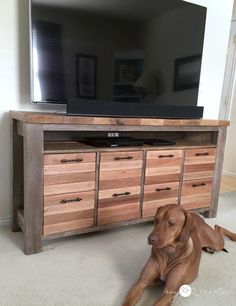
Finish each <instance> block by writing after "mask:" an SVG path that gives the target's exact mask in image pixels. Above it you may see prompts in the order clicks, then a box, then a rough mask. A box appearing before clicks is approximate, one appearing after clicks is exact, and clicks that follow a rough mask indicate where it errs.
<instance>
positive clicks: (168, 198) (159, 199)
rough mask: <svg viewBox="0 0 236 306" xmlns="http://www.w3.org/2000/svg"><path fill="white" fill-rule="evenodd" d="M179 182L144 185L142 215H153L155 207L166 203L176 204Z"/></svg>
mask: <svg viewBox="0 0 236 306" xmlns="http://www.w3.org/2000/svg"><path fill="white" fill-rule="evenodd" d="M178 194H179V182H174V183H164V184H155V185H146V186H145V187H144V199H143V212H142V217H152V216H155V214H156V211H157V208H158V207H160V206H163V205H168V204H177V203H178Z"/></svg>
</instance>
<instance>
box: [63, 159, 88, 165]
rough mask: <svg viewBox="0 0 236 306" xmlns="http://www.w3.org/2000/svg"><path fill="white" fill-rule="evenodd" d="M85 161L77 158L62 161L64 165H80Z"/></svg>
mask: <svg viewBox="0 0 236 306" xmlns="http://www.w3.org/2000/svg"><path fill="white" fill-rule="evenodd" d="M82 161H83V158H76V159H61V163H62V164H66V163H80V162H82Z"/></svg>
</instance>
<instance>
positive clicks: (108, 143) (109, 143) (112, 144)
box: [78, 137, 176, 148]
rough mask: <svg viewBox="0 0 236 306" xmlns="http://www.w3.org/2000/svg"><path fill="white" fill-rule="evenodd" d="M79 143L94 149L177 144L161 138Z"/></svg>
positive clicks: (107, 139) (102, 139)
mask: <svg viewBox="0 0 236 306" xmlns="http://www.w3.org/2000/svg"><path fill="white" fill-rule="evenodd" d="M78 141H79V142H82V143H85V144H88V145H91V146H94V147H111V148H114V147H130V146H134V147H135V146H143V145H144V144H148V145H151V146H170V145H175V144H176V142H175V141H172V140H165V139H160V138H153V139H141V138H133V137H88V138H84V139H81V140H78Z"/></svg>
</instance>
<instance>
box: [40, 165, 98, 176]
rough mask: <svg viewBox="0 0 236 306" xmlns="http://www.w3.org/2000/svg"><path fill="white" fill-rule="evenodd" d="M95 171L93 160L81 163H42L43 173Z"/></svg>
mask: <svg viewBox="0 0 236 306" xmlns="http://www.w3.org/2000/svg"><path fill="white" fill-rule="evenodd" d="M88 171H94V172H95V162H91V163H81V164H60V165H44V175H52V174H64V173H74V172H88Z"/></svg>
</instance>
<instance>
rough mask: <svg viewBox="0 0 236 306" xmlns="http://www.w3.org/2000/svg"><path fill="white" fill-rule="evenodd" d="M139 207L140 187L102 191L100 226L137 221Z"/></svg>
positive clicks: (100, 198) (100, 196) (99, 210)
mask: <svg viewBox="0 0 236 306" xmlns="http://www.w3.org/2000/svg"><path fill="white" fill-rule="evenodd" d="M139 207H140V186H135V187H127V188H116V189H110V190H100V191H99V200H98V225H103V224H111V223H116V222H122V221H127V220H133V219H137V218H139V217H140V210H139Z"/></svg>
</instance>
